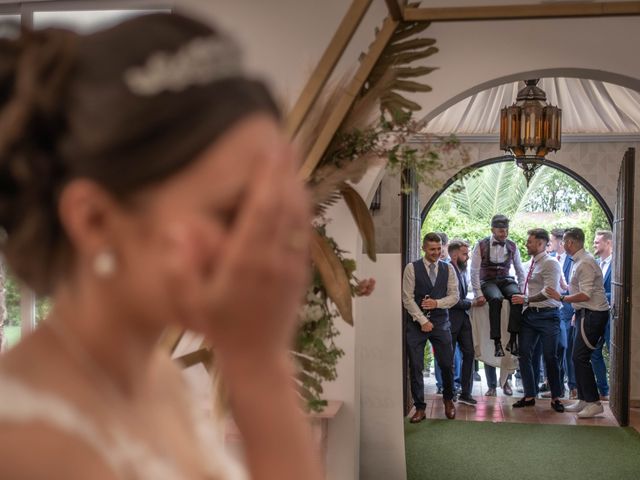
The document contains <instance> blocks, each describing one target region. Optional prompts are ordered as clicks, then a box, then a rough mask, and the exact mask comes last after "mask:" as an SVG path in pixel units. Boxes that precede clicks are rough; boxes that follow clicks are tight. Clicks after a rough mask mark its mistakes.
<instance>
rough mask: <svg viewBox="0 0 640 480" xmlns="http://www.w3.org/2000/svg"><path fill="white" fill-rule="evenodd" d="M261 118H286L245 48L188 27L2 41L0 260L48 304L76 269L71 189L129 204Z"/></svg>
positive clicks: (160, 24)
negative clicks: (244, 61)
mask: <svg viewBox="0 0 640 480" xmlns="http://www.w3.org/2000/svg"><path fill="white" fill-rule="evenodd" d="M258 112H266V113H269V114H272V115H273V116H274V117H275V118H278V117H279V113H278V109H277V107H276V105H275V103H274V101H273V99H272V97H271V96H270V94H269V93H268V91H267V89H266V88H265V87H264V85H263V84H261V83H259V82H257V81H255V80H252V79H250V78H248V77H247V76H246V75H245V74H244V73H243V71H242V68H241V62H240V53H239V50H238V48H237V46H236V45H235V44H234V43H233V42H232V41H231V40H230V39H228V38H227V37H225V36H223V35H222V34H220V33H218V32H216V31H214V30H212V29H211V28H210V27H209V26H205V25H203V24H201V23H199V22H197V21H194V20H192V19H188V18H185V17H183V16H179V15H171V14H155V15H148V16H144V17H138V18H136V19H133V20H130V21H127V22H124V23H122V24H120V25H118V26H116V27H113V28H110V29H108V30H104V31H101V32H98V33H95V34H92V35H87V36H82V35H77V34H75V33H72V32H69V31H65V30H58V29H48V30H42V31H23V32H22V34H21V35H20V36H19V37H18V38H17V39H15V40H2V41H0V252H2V254H3V256H4V258H5V259H6V262H7V263H8V265H9V267H10V269H11V271H12V272H13V273H14V274H16V275H17V276H18V277H19V278H20V279H21V280H22V281H24V282H25V283H26V284H27V285H29V286H30V287H31V288H33V289H34V290H35V291H36V292H37V293H38V294H47V293H50V292H51V290H52V287H53V286H54V281H55V279H56V278H57V277H58V276H59V275H61V274H64V273H65V271H66V270H67V269H68V268H69V266H70V265H71V262H72V261H73V252H72V249H71V246H70V244H69V241H68V239H67V237H66V235H65V232H64V231H63V228H62V226H61V224H60V221H59V217H58V213H57V208H58V199H59V196H60V192H61V191H62V190H63V188H64V186H65V184H66V183H67V182H69V181H70V180H72V179H77V178H86V179H90V180H92V181H95V182H96V183H98V184H99V185H101V186H102V187H103V188H104V189H105V190H106V191H108V192H109V193H110V194H111V195H112V196H113V197H114V198H115V199H117V200H118V201H120V202H122V203H123V204H126V202H127V201H128V200H129V199H131V198H132V196H133V194H135V193H137V192H139V191H140V190H141V189H144V188H145V187H147V186H150V185H153V184H155V183H157V182H160V181H162V180H163V179H166V178H168V177H169V176H171V175H173V174H174V173H176V172H178V171H179V170H180V169H182V168H184V167H185V166H187V165H189V164H190V163H191V162H193V161H194V160H195V159H196V158H197V157H198V154H199V153H201V152H202V151H203V150H205V149H206V148H207V147H208V146H209V145H211V143H212V142H214V141H215V140H216V138H218V137H219V136H220V135H222V134H223V133H224V132H225V131H227V130H228V129H229V128H230V127H232V126H233V125H234V124H236V123H237V122H238V121H239V120H241V119H243V118H244V117H246V116H247V115H250V114H252V113H258ZM212 188H215V186H212Z"/></svg>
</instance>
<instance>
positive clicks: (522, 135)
mask: <svg viewBox="0 0 640 480" xmlns="http://www.w3.org/2000/svg"><path fill="white" fill-rule="evenodd" d="M539 81H540V80H539V79H534V80H527V81H526V82H525V83H526V86H525V87H524V88H523V89H522V90H520V91H519V92H518V96H517V97H516V103H514V104H513V105H511V106H510V107H504V108H503V109H502V110H500V148H501V149H502V150H505V151H507V152H510V153H511V154H512V155H513V156H514V157H515V159H516V165H518V166H519V167H520V168H522V170H523V173H524V176H525V178H526V179H527V185H529V181H530V180H531V178H532V177H533V175H534V174H535V171H536V170H537V169H538V167H539V166H540V164H541V163H542V162H543V161H544V160H545V157H546V155H547V153H549V152H555V151H557V150H560V135H561V132H562V110H560V109H559V108H558V107H554V106H551V105H547V95H546V94H545V93H544V91H543V90H542V89H541V88H540V87H538V82H539Z"/></svg>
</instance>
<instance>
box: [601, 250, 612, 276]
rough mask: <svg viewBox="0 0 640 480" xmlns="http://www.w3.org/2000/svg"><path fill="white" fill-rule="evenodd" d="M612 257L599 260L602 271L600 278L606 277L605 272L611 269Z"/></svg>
mask: <svg viewBox="0 0 640 480" xmlns="http://www.w3.org/2000/svg"><path fill="white" fill-rule="evenodd" d="M612 256H613V255H609V256H608V257H607V258H603V259H601V260H600V270H602V278H604V277H606V276H607V271H608V270H609V269H610V268H611V257H612Z"/></svg>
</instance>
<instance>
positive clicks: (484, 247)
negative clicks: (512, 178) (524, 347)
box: [471, 215, 525, 357]
mask: <svg viewBox="0 0 640 480" xmlns="http://www.w3.org/2000/svg"><path fill="white" fill-rule="evenodd" d="M508 236H509V219H508V218H507V217H506V216H504V215H494V216H493V218H492V219H491V236H489V237H486V238H483V239H482V240H480V241H478V243H477V244H476V246H475V248H474V249H473V254H472V256H471V286H472V287H473V293H474V295H475V297H476V299H477V304H478V305H484V304H485V303H487V302H488V303H489V323H490V326H491V331H490V336H491V339H492V340H493V341H494V343H495V356H496V357H504V349H503V348H502V339H501V334H500V317H501V312H502V301H503V300H504V299H505V298H506V299H508V300H509V301H511V297H512V296H513V295H518V294H520V293H521V292H523V291H524V288H525V274H524V269H523V268H522V262H521V260H520V252H519V251H518V247H517V246H516V244H515V243H514V242H513V241H511V240H509V239H508V238H507V237H508ZM512 265H513V268H514V270H515V272H516V277H517V279H518V280H517V281H516V280H515V279H514V278H513V276H511V275H510V269H511V266H512ZM521 317H522V305H513V304H512V305H511V310H510V313H509V326H508V331H509V333H511V338H510V339H509V343H508V345H507V351H510V352H511V353H512V354H513V355H518V353H519V352H518V344H517V334H518V332H519V330H520V319H521Z"/></svg>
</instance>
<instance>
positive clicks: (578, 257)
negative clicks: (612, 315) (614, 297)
mask: <svg viewBox="0 0 640 480" xmlns="http://www.w3.org/2000/svg"><path fill="white" fill-rule="evenodd" d="M573 261H574V264H573V267H572V269H571V281H570V282H569V294H570V295H574V294H576V293H584V294H586V295H588V296H589V301H587V302H575V303H574V304H573V308H575V309H576V310H578V309H580V308H587V309H589V310H593V311H597V312H602V311H606V310H609V302H607V297H606V295H605V292H604V280H603V276H602V270H601V269H600V266H599V265H598V264H597V263H596V260H595V258H593V256H592V255H591V254H590V253H587V251H586V250H585V249H584V248H582V249H580V250H579V251H578V252H576V254H575V255H574V256H573Z"/></svg>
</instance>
